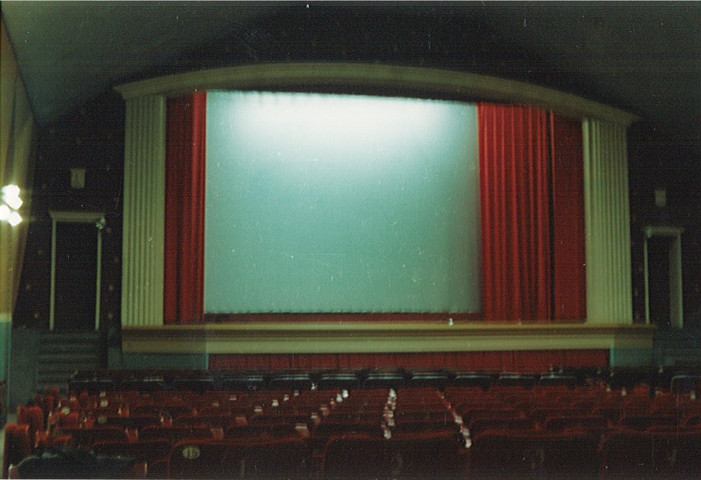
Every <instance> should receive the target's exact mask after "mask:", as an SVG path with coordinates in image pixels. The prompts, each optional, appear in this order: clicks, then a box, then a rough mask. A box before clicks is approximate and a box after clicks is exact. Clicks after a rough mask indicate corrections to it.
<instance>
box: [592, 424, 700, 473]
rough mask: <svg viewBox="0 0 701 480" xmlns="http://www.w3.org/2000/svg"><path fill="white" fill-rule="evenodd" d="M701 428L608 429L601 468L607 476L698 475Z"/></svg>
mask: <svg viewBox="0 0 701 480" xmlns="http://www.w3.org/2000/svg"><path fill="white" fill-rule="evenodd" d="M699 446H701V432H700V431H697V430H692V431H683V430H676V431H645V432H641V431H634V430H620V431H613V432H609V433H608V434H607V435H606V437H605V440H604V449H603V452H604V460H603V469H602V472H603V474H604V476H606V477H609V478H622V477H637V478H653V477H655V478H665V479H667V478H675V479H677V478H678V479H681V478H695V479H698V478H701V455H699Z"/></svg>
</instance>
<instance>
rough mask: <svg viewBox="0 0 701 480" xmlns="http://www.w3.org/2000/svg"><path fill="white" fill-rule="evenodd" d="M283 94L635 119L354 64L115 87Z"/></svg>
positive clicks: (471, 76) (277, 67)
mask: <svg viewBox="0 0 701 480" xmlns="http://www.w3.org/2000/svg"><path fill="white" fill-rule="evenodd" d="M214 89H217V90H284V91H307V92H334V93H362V94H383V95H391V96H406V97H419V98H423V97H426V98H436V99H442V100H456V101H474V100H482V101H492V102H501V103H517V104H526V105H533V106H536V107H540V108H544V109H547V110H552V111H554V112H557V113H559V114H561V115H566V116H570V117H577V118H584V117H593V118H597V119H599V120H605V121H609V122H612V123H616V124H618V125H621V126H624V127H628V126H629V125H630V124H632V123H634V122H636V121H638V120H639V117H637V116H636V115H633V114H631V113H628V112H625V111H623V110H619V109H617V108H613V107H609V106H607V105H604V104H602V103H598V102H594V101H591V100H587V99H584V98H582V97H578V96H576V95H572V94H570V93H565V92H561V91H558V90H553V89H551V88H546V87H541V86H538V85H532V84H529V83H525V82H519V81H515V80H508V79H503V78H499V77H493V76H489V75H480V74H475V73H468V72H457V71H451V70H439V69H432V68H421V67H404V66H394V65H380V64H360V63H358V64H355V63H273V64H260V65H245V66H238V67H227V68H218V69H212V70H201V71H196V72H188V73H181V74H176V75H169V76H166V77H159V78H152V79H148V80H142V81H138V82H133V83H128V84H125V85H121V86H118V87H116V90H117V91H118V92H119V93H120V94H121V95H122V97H123V98H124V99H125V100H129V99H131V98H136V97H143V96H150V95H159V96H165V97H173V96H178V95H185V94H189V93H192V92H195V91H205V90H214Z"/></svg>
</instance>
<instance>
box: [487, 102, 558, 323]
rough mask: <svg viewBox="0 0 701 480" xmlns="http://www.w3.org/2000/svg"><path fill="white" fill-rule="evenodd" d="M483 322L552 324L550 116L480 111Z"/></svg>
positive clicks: (498, 108)
mask: <svg viewBox="0 0 701 480" xmlns="http://www.w3.org/2000/svg"><path fill="white" fill-rule="evenodd" d="M478 118H479V166H480V209H481V228H482V302H483V303H482V312H483V318H484V320H485V321H490V322H499V321H519V322H520V321H523V322H547V321H549V320H550V319H551V318H552V300H553V299H552V289H551V276H552V273H551V268H552V265H551V261H550V259H551V255H550V238H551V232H550V197H549V173H550V169H549V153H550V152H549V151H548V116H547V113H546V112H545V111H543V110H540V109H537V108H533V107H528V106H512V105H499V104H484V103H481V104H479V105H478Z"/></svg>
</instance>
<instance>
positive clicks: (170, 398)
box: [5, 372, 701, 478]
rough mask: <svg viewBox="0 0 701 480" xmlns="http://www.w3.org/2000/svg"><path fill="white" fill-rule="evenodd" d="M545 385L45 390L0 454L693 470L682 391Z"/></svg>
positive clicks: (252, 468) (190, 461)
mask: <svg viewBox="0 0 701 480" xmlns="http://www.w3.org/2000/svg"><path fill="white" fill-rule="evenodd" d="M383 373H384V372H383ZM506 378H507V376H504V379H506ZM524 378H525V377H524ZM520 379H521V378H519V380H520ZM512 380H516V376H513V377H512ZM552 383H553V384H546V383H545V382H543V383H541V384H531V385H529V384H527V383H523V382H522V383H519V382H516V381H514V382H494V383H492V384H490V385H489V386H488V388H486V389H485V388H483V385H477V386H475V385H465V386H460V385H456V384H451V385H449V386H446V387H444V388H443V389H439V388H436V387H435V386H423V387H421V386H412V387H406V386H403V387H401V388H397V389H395V388H392V387H386V386H384V387H374V388H353V389H350V390H348V389H343V388H325V389H320V388H311V387H310V388H307V389H271V388H267V387H266V388H262V389H257V390H256V389H245V390H241V391H217V390H207V391H194V392H192V391H187V390H158V389H156V390H153V391H143V392H139V391H136V390H125V391H118V390H110V391H107V390H105V391H100V392H98V393H94V394H91V393H89V392H88V391H87V390H84V391H81V392H79V393H78V392H72V393H71V394H69V395H61V394H60V392H59V391H58V390H53V391H47V392H44V394H42V395H38V396H37V398H36V399H35V401H34V403H35V405H34V406H27V407H21V408H20V409H18V417H17V418H18V424H17V425H12V426H8V429H7V433H6V443H5V448H6V454H5V459H6V462H8V463H13V464H16V465H17V464H18V467H17V468H15V469H13V470H12V471H14V472H15V474H16V476H19V477H22V465H23V463H25V464H26V463H28V462H26V461H25V462H23V460H24V459H27V457H29V459H31V460H33V461H34V460H36V459H35V458H32V457H31V456H29V452H30V450H31V449H32V447H43V448H44V449H46V448H57V447H72V448H75V449H78V450H79V451H82V452H91V453H92V454H94V455H98V456H99V458H115V456H117V455H119V456H122V457H129V458H132V459H134V460H135V461H137V462H138V463H137V467H136V468H137V470H134V469H131V470H130V471H129V473H128V476H134V475H136V474H137V473H138V472H144V475H148V476H150V477H153V478H166V477H169V478H202V477H206V478H221V477H227V478H228V477H236V478H248V477H258V478H260V477H266V478H268V477H293V478H313V477H324V478H336V477H356V478H358V477H364V478H367V477H372V478H399V477H403V478H424V477H436V476H440V477H453V478H462V477H467V478H480V477H489V476H498V477H531V478H534V477H535V478H537V477H543V478H547V477H562V476H566V477H571V476H580V477H587V478H595V477H599V476H602V477H620V476H632V475H635V476H646V475H647V476H649V475H663V476H665V477H673V476H676V477H680V476H685V477H687V478H688V477H694V476H695V475H698V474H699V473H698V472H701V468H698V467H699V466H701V465H699V460H698V459H697V457H698V456H697V455H695V454H693V453H692V452H694V451H695V450H694V449H695V448H697V447H698V446H699V445H701V443H699V442H700V441H701V430H700V429H699V428H698V425H699V423H701V422H699V418H701V407H699V404H698V403H697V402H696V399H695V393H694V392H693V390H692V391H690V392H670V391H663V390H660V389H653V388H651V386H650V385H648V384H644V383H643V384H639V385H637V386H635V385H633V386H631V387H630V388H627V387H621V388H618V389H616V388H611V386H610V385H608V386H607V385H605V384H600V383H596V382H591V381H589V382H585V383H589V384H590V385H575V384H570V383H569V382H552ZM556 383H560V384H556ZM651 392H653V395H651ZM33 464H34V465H36V461H34V462H33ZM142 466H145V467H146V468H142ZM25 471H26V470H25ZM146 472H148V473H146ZM71 476H72V477H74V478H82V475H80V472H73V475H71ZM87 476H90V477H93V478H94V477H95V474H94V472H91V473H90V474H89V475H87ZM113 476H114V475H113Z"/></svg>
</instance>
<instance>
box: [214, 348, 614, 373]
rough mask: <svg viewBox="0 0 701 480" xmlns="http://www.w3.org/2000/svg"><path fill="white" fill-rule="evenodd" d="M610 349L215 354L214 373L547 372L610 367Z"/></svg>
mask: <svg viewBox="0 0 701 480" xmlns="http://www.w3.org/2000/svg"><path fill="white" fill-rule="evenodd" d="M608 363H609V354H608V351H607V350H596V349H591V350H542V351H531V350H524V351H496V352H427V353H327V354H312V353H309V354H306V353H305V354H292V353H290V354H284V353H281V354H250V355H248V354H213V355H210V356H209V368H210V369H213V370H225V369H226V370H249V369H258V370H288V369H301V370H321V369H361V368H406V369H410V368H437V369H438V368H448V369H455V370H475V371H478V370H490V371H496V372H522V373H541V372H547V371H548V370H549V369H550V367H553V366H555V367H607V366H608Z"/></svg>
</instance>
